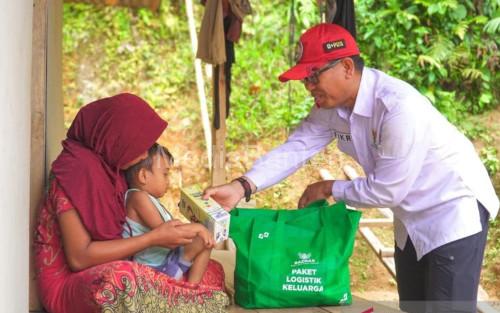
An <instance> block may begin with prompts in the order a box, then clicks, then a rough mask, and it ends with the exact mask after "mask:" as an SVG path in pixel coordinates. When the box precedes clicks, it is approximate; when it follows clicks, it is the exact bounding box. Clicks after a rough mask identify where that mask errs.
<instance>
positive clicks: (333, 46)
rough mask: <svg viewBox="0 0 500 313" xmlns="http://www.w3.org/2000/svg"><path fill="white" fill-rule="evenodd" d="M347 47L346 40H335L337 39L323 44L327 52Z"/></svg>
mask: <svg viewBox="0 0 500 313" xmlns="http://www.w3.org/2000/svg"><path fill="white" fill-rule="evenodd" d="M342 48H345V40H344V39H341V40H335V41H327V42H325V43H324V44H323V51H324V52H325V53H328V52H332V51H333V50H338V49H342Z"/></svg>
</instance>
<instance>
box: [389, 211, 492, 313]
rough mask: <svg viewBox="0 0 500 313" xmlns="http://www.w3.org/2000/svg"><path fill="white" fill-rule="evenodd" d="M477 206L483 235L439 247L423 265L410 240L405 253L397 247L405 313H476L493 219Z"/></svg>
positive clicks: (395, 254) (400, 294) (396, 255)
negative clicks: (489, 228) (489, 230)
mask: <svg viewBox="0 0 500 313" xmlns="http://www.w3.org/2000/svg"><path fill="white" fill-rule="evenodd" d="M477 203H478V209H479V215H480V217H481V225H482V228H483V230H482V231H481V232H480V233H477V234H474V235H472V236H469V237H465V238H462V239H459V240H456V241H453V242H450V243H447V244H445V245H443V246H441V247H438V248H436V249H434V250H432V251H431V252H429V253H428V254H426V255H424V256H423V257H422V258H421V259H420V261H417V256H416V252H415V247H414V246H413V243H412V242H411V240H410V238H407V241H406V246H405V247H404V250H401V249H399V248H398V247H397V246H396V249H395V253H394V259H395V262H396V280H397V283H398V293H399V301H400V302H399V307H400V308H401V309H402V310H403V311H406V312H409V313H430V312H432V313H435V312H439V313H441V312H453V313H455V312H467V313H468V312H476V305H477V290H478V286H479V276H480V274H481V264H482V262H483V256H484V247H485V245H486V236H487V233H488V218H489V214H488V211H486V209H485V208H484V207H483V205H482V204H481V203H479V201H478V202H477Z"/></svg>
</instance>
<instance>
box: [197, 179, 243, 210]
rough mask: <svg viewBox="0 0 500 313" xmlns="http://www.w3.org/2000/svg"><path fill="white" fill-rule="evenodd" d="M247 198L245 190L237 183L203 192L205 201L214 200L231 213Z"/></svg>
mask: <svg viewBox="0 0 500 313" xmlns="http://www.w3.org/2000/svg"><path fill="white" fill-rule="evenodd" d="M244 196H245V189H243V186H241V184H240V183H239V182H237V181H233V182H231V183H228V184H224V185H220V186H215V187H210V188H207V189H205V191H204V192H203V199H205V200H207V199H208V198H209V197H211V198H213V199H214V200H215V201H216V202H217V203H218V204H220V205H221V206H222V207H223V208H224V210H226V211H230V210H231V209H232V208H234V207H235V206H236V205H237V204H238V202H240V200H241V199H242V198H243V197H244Z"/></svg>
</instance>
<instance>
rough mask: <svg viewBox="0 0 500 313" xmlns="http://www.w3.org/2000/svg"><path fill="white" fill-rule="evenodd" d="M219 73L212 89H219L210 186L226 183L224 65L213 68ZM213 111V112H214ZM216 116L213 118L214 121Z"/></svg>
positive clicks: (213, 131) (213, 130)
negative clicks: (217, 124) (218, 125)
mask: <svg viewBox="0 0 500 313" xmlns="http://www.w3.org/2000/svg"><path fill="white" fill-rule="evenodd" d="M214 70H216V71H219V72H218V73H219V75H218V76H219V81H218V84H217V85H215V84H214V87H213V88H219V103H218V105H219V121H220V127H219V129H215V127H214V125H213V124H212V143H213V149H212V184H211V185H212V186H217V185H222V184H224V183H225V182H226V146H225V141H226V77H225V75H224V64H219V65H218V66H216V67H214ZM214 111H215V110H214ZM215 118H216V116H214V119H215Z"/></svg>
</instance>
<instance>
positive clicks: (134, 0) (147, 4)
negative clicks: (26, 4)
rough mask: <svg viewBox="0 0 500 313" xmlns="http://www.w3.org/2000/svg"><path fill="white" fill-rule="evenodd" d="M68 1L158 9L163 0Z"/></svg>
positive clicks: (71, 0) (69, 0)
mask: <svg viewBox="0 0 500 313" xmlns="http://www.w3.org/2000/svg"><path fill="white" fill-rule="evenodd" d="M66 1H67V2H83V3H88V4H94V5H109V6H122V7H130V8H149V9H150V10H151V11H157V10H158V9H159V8H160V4H161V0H66Z"/></svg>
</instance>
